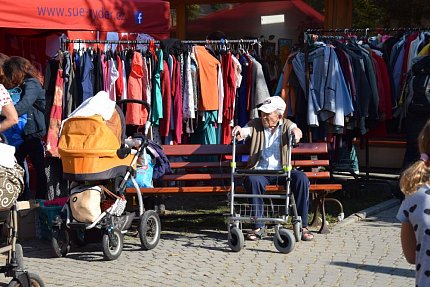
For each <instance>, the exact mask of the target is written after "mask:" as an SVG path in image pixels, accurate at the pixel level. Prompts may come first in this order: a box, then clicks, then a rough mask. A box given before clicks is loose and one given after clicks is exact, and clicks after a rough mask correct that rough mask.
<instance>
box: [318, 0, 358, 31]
mask: <svg viewBox="0 0 430 287" xmlns="http://www.w3.org/2000/svg"><path fill="white" fill-rule="evenodd" d="M351 27H352V0H325V13H324V28H325V29H336V28H351Z"/></svg>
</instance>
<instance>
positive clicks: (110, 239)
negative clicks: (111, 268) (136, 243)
mask: <svg viewBox="0 0 430 287" xmlns="http://www.w3.org/2000/svg"><path fill="white" fill-rule="evenodd" d="M123 244H124V237H123V235H122V233H121V231H119V229H118V228H113V229H112V230H110V231H109V230H107V231H106V232H105V233H104V234H103V238H102V245H103V255H104V258H105V259H106V260H109V261H110V260H115V259H117V258H118V257H119V256H120V255H121V252H122V247H123Z"/></svg>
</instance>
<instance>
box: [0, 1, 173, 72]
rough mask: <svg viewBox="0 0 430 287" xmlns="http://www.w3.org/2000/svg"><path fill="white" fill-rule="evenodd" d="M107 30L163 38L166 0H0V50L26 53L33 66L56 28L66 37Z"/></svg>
mask: <svg viewBox="0 0 430 287" xmlns="http://www.w3.org/2000/svg"><path fill="white" fill-rule="evenodd" d="M107 32H119V33H131V34H135V35H136V34H137V33H145V34H149V35H151V36H152V37H154V38H156V39H165V38H168V37H169V34H170V3H169V2H168V1H161V0H74V1H58V0H38V1H33V0H21V1H15V0H2V9H1V10H0V52H3V53H5V54H8V55H18V56H23V57H26V58H28V59H29V60H31V62H32V63H33V64H35V65H36V66H39V65H40V66H39V68H42V66H43V64H44V63H45V62H46V59H47V58H49V56H50V55H49V53H47V51H48V50H52V48H50V47H49V46H50V45H51V43H53V42H52V41H54V42H55V41H56V42H57V43H59V39H58V37H59V36H60V35H61V34H62V33H65V34H66V35H68V36H69V38H80V39H94V40H97V39H103V40H104V39H106V37H105V35H106V34H107ZM127 37H128V36H127ZM134 37H136V36H134ZM129 39H130V40H133V39H134V38H133V36H131V38H129ZM50 41H51V42H50ZM57 46H58V47H59V44H58V45H57Z"/></svg>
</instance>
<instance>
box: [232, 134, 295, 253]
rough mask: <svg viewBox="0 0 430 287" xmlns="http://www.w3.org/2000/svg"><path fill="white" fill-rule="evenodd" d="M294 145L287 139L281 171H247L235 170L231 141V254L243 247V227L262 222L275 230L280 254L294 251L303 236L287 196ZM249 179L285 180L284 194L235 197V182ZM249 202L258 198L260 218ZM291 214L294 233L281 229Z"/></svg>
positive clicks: (234, 145) (293, 206) (292, 202)
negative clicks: (260, 211)
mask: <svg viewBox="0 0 430 287" xmlns="http://www.w3.org/2000/svg"><path fill="white" fill-rule="evenodd" d="M293 143H295V140H294V135H291V136H289V137H288V154H287V166H286V168H284V169H283V170H249V169H248V170H246V169H236V137H233V154H232V156H233V159H232V163H231V193H230V194H229V201H230V216H229V218H228V245H229V247H230V248H231V250H233V251H235V252H239V251H240V250H241V249H242V248H243V246H244V241H245V238H244V235H243V232H242V223H254V222H264V223H265V224H273V225H274V230H275V234H274V236H273V243H274V245H275V247H276V249H277V250H278V251H279V252H282V253H290V252H291V251H292V250H293V249H294V245H295V243H296V241H297V242H298V241H300V239H301V236H302V221H301V218H300V216H298V214H297V208H296V204H295V200H294V195H293V193H292V192H290V181H291V169H292V166H291V150H292V147H293ZM248 175H265V176H283V177H286V181H285V182H286V183H285V189H284V192H283V193H282V194H262V195H253V194H236V193H235V179H236V178H240V177H244V176H248ZM251 198H261V199H262V200H263V203H264V204H263V210H262V214H261V216H258V217H257V216H255V210H256V208H257V207H256V206H253V204H250V203H249V202H248V201H243V200H249V199H251ZM241 199H242V201H241ZM291 211H292V217H291V224H292V225H293V232H291V231H290V230H288V229H287V228H285V227H284V226H285V224H287V223H288V220H289V216H290V212H291Z"/></svg>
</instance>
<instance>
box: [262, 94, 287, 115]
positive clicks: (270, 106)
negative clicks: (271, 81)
mask: <svg viewBox="0 0 430 287" xmlns="http://www.w3.org/2000/svg"><path fill="white" fill-rule="evenodd" d="M286 106H287V105H286V104H285V101H284V100H283V99H282V98H281V97H279V96H274V97H270V98H267V99H265V100H264V102H263V103H262V105H261V106H260V107H259V108H258V110H260V111H262V112H263V113H266V114H270V113H271V112H273V111H276V110H279V111H281V112H282V113H283V112H284V111H285V107H286Z"/></svg>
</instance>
